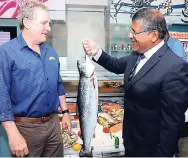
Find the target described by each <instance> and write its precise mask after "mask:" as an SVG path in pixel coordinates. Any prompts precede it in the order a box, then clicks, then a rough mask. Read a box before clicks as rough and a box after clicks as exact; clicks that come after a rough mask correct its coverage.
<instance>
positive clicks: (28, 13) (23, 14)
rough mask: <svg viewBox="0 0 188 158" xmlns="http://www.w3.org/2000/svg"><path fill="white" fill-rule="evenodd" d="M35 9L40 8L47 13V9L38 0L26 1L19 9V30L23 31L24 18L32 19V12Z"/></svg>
mask: <svg viewBox="0 0 188 158" xmlns="http://www.w3.org/2000/svg"><path fill="white" fill-rule="evenodd" d="M36 8H41V9H43V10H46V11H49V10H48V7H47V6H45V5H44V4H43V3H42V2H40V1H38V0H26V1H25V2H24V3H23V4H22V5H21V7H20V11H19V13H18V18H17V19H18V22H19V27H20V29H21V30H23V29H24V23H23V20H24V19H25V18H27V19H29V20H32V19H33V18H34V12H35V9H36Z"/></svg>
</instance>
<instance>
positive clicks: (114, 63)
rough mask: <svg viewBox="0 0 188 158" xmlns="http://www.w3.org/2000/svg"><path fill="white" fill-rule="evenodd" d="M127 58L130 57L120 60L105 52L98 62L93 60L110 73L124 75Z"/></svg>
mask: <svg viewBox="0 0 188 158" xmlns="http://www.w3.org/2000/svg"><path fill="white" fill-rule="evenodd" d="M127 58H128V57H122V58H119V59H118V58H115V57H111V56H110V55H109V54H107V53H105V52H104V51H103V52H102V54H101V55H100V57H99V58H98V60H97V61H96V60H95V58H93V60H94V61H95V62H97V63H98V64H99V65H101V66H102V67H104V68H105V69H107V70H108V71H110V72H113V73H116V74H123V73H124V72H125V68H126V65H127Z"/></svg>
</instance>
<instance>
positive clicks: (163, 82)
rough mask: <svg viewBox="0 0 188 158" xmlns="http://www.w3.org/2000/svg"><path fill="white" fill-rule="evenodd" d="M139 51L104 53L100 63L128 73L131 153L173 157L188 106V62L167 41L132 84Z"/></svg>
mask: <svg viewBox="0 0 188 158" xmlns="http://www.w3.org/2000/svg"><path fill="white" fill-rule="evenodd" d="M136 60H137V55H136V53H133V54H131V55H130V56H126V57H123V58H120V59H117V58H113V57H111V56H109V55H108V54H107V53H105V52H103V53H102V55H101V56H100V58H99V60H98V61H97V63H98V64H100V65H101V66H103V67H104V68H106V69H107V70H109V71H111V72H114V73H116V74H122V73H124V82H125V84H124V88H125V96H124V102H125V105H124V108H125V115H124V122H123V138H124V145H125V150H126V151H127V152H128V154H130V155H129V156H151V157H152V156H156V157H157V156H164V157H165V156H173V154H174V153H175V151H176V147H177V144H178V139H179V134H180V127H181V125H182V123H183V122H184V113H185V111H186V109H187V106H188V64H187V63H186V62H185V61H184V60H182V59H181V58H180V57H178V56H177V55H176V54H174V53H173V52H172V51H171V49H170V48H169V47H168V46H167V45H166V44H164V45H163V46H162V47H161V48H160V49H159V50H158V51H157V52H156V53H155V54H154V55H153V56H152V57H151V58H150V59H149V60H148V61H147V62H146V64H145V65H144V66H143V67H142V68H141V69H140V71H139V72H138V73H137V74H136V75H135V77H134V78H133V79H132V80H131V83H128V77H129V74H130V72H131V69H132V68H133V65H134V64H135V62H136Z"/></svg>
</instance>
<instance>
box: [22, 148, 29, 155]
mask: <svg viewBox="0 0 188 158" xmlns="http://www.w3.org/2000/svg"><path fill="white" fill-rule="evenodd" d="M23 151H24V154H25V155H28V154H29V149H28V148H27V147H25V148H24V150H23Z"/></svg>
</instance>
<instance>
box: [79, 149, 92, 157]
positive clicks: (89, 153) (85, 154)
mask: <svg viewBox="0 0 188 158" xmlns="http://www.w3.org/2000/svg"><path fill="white" fill-rule="evenodd" d="M79 157H93V152H92V150H91V151H89V150H83V148H82V149H81V150H80V153H79Z"/></svg>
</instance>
